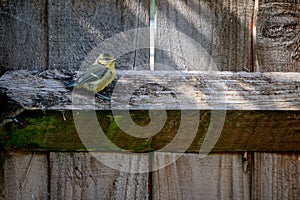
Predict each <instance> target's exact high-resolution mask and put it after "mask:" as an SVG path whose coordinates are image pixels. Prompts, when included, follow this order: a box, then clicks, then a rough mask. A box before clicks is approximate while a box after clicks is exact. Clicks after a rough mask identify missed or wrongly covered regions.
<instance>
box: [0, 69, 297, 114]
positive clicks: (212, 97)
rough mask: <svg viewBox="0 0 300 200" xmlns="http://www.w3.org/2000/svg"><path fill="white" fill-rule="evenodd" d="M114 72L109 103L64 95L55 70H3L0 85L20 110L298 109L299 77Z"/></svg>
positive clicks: (285, 74)
mask: <svg viewBox="0 0 300 200" xmlns="http://www.w3.org/2000/svg"><path fill="white" fill-rule="evenodd" d="M47 74H48V75H49V76H47ZM117 74H118V79H117V83H115V85H114V84H112V87H114V88H112V87H110V88H108V89H107V90H106V94H107V95H108V96H112V101H111V102H108V101H106V102H99V101H98V100H97V101H95V98H94V95H89V94H86V93H82V92H80V91H78V89H75V90H74V92H70V91H69V90H67V89H65V88H64V85H63V80H61V79H63V78H65V76H64V75H62V74H59V73H58V72H57V71H47V72H42V73H38V72H36V71H24V70H23V71H22V70H21V71H14V72H8V73H6V74H4V75H3V76H2V77H1V78H0V87H1V88H2V91H3V92H4V94H6V95H7V96H8V97H10V98H12V99H13V100H15V101H16V102H18V103H19V104H20V105H22V106H23V107H24V108H26V109H50V110H61V109H62V110H68V109H71V110H72V109H81V110H86V109H92V110H93V109H96V110H105V109H117V110H124V109H125V110H126V109H135V110H141V109H179V110H181V109H193V110H195V109H199V110H207V109H212V110H228V109H230V110H299V109H300V87H299V85H300V73H279V72H278V73H275V72H274V73H245V72H239V73H232V72H176V71H174V72H170V71H154V72H152V71H118V72H117ZM51 77H52V78H51ZM59 79H60V80H59ZM72 98H73V99H72Z"/></svg>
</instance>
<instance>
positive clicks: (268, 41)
mask: <svg viewBox="0 0 300 200" xmlns="http://www.w3.org/2000/svg"><path fill="white" fill-rule="evenodd" d="M256 32H257V44H256V57H257V63H256V71H290V72H292V71H294V72H299V71H300V39H299V38H300V1H299V0H289V1H286V0H264V1H260V3H259V8H258V16H257V27H256Z"/></svg>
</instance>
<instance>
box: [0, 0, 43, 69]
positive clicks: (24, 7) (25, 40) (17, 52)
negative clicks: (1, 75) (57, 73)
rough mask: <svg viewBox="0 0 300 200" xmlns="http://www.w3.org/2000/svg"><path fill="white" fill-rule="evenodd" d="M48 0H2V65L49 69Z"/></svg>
mask: <svg viewBox="0 0 300 200" xmlns="http://www.w3.org/2000/svg"><path fill="white" fill-rule="evenodd" d="M45 5H46V0H27V1H25V0H22V1H19V0H7V1H0V41H1V42H0V68H1V71H4V70H8V69H10V70H12V69H45V68H47V66H46V65H47V37H48V36H47V32H46V27H45V26H46V25H47V23H46V21H45V20H46V13H45Z"/></svg>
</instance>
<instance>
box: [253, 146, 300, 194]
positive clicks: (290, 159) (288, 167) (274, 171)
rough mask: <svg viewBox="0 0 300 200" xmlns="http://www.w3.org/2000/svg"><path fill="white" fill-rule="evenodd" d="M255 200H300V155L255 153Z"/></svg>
mask: <svg viewBox="0 0 300 200" xmlns="http://www.w3.org/2000/svg"><path fill="white" fill-rule="evenodd" d="M254 159H255V162H254V180H253V181H254V183H253V186H254V188H253V189H254V199H299V198H300V153H299V152H298V153H254Z"/></svg>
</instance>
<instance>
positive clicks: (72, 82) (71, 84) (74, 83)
mask: <svg viewBox="0 0 300 200" xmlns="http://www.w3.org/2000/svg"><path fill="white" fill-rule="evenodd" d="M64 85H65V86H66V87H67V88H72V87H75V86H76V85H77V84H76V82H75V81H69V82H68V81H65V82H64Z"/></svg>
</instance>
